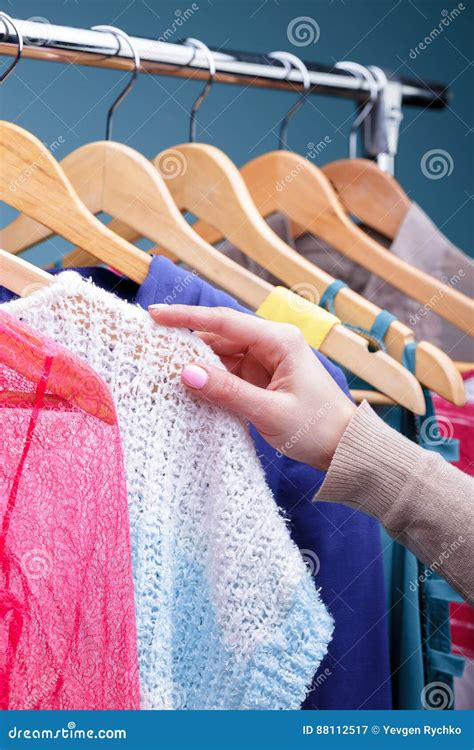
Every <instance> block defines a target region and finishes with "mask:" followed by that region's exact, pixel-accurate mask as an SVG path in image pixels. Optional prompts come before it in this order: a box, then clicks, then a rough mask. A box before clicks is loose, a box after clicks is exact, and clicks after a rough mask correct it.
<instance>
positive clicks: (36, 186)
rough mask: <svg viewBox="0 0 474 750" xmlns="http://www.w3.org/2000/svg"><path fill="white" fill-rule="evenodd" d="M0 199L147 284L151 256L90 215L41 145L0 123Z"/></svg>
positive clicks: (129, 275)
mask: <svg viewBox="0 0 474 750" xmlns="http://www.w3.org/2000/svg"><path fill="white" fill-rule="evenodd" d="M0 199H1V200H3V201H5V203H7V204H8V205H10V206H13V207H14V208H16V209H18V210H19V211H22V212H23V213H25V214H27V215H28V216H29V217H30V218H32V219H35V220H36V221H38V222H40V223H41V224H44V225H46V226H47V227H49V228H50V229H52V230H53V231H54V232H55V233H56V234H59V235H61V236H62V237H64V238H65V239H67V240H69V241H70V242H72V243H74V244H75V245H79V246H80V247H82V248H84V249H85V250H87V251H88V252H90V253H91V254H92V255H94V256H95V257H96V258H99V260H101V261H102V262H103V263H106V264H108V265H110V266H112V267H113V268H116V269H117V270H118V271H120V272H121V273H123V274H124V275H126V276H128V277H129V278H131V279H133V281H136V282H137V283H139V284H140V283H142V282H143V281H144V280H145V278H146V276H147V273H148V268H149V266H150V262H151V258H150V256H149V255H147V254H146V253H144V252H143V251H142V250H139V249H138V248H136V247H134V246H133V245H131V244H129V243H128V242H126V241H125V240H123V239H122V238H121V237H119V236H118V235H116V234H114V232H112V231H111V230H110V229H108V228H107V227H106V226H104V224H102V223H101V222H100V221H99V220H98V219H96V217H95V216H94V215H93V214H91V212H90V211H89V210H88V209H87V208H86V207H85V206H84V204H83V203H82V202H81V201H80V200H79V198H78V196H77V194H76V193H75V192H74V189H73V188H72V186H71V184H70V183H69V181H68V179H67V177H66V175H65V174H64V172H63V170H62V169H61V167H60V166H59V164H58V162H57V161H56V159H55V158H54V156H53V155H52V154H51V153H50V152H49V150H48V149H47V148H46V147H45V146H44V145H43V144H42V143H41V141H39V140H38V139H37V138H35V136H33V135H32V134H31V133H29V132H28V131H26V130H24V129H23V128H20V127H19V126H18V125H14V124H13V123H10V122H6V121H4V120H3V121H0Z"/></svg>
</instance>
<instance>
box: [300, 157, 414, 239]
mask: <svg viewBox="0 0 474 750" xmlns="http://www.w3.org/2000/svg"><path fill="white" fill-rule="evenodd" d="M322 171H323V172H324V174H325V175H326V177H327V178H328V180H329V181H330V182H331V184H332V186H333V187H334V189H335V190H336V192H337V195H338V198H339V200H340V201H341V203H342V205H343V206H344V208H345V209H346V211H347V213H349V214H352V215H353V216H356V217H357V218H358V219H360V221H362V222H363V223H364V224H365V225H366V226H368V227H370V228H371V229H375V230H376V231H377V232H379V233H380V234H381V235H383V236H384V237H387V239H389V240H394V239H395V237H396V236H397V234H398V231H399V229H400V226H401V224H402V221H403V219H404V218H405V216H406V214H407V212H408V209H409V208H410V206H411V200H410V199H409V197H408V195H407V194H406V193H405V191H404V190H403V188H402V187H401V185H400V184H399V183H398V182H397V180H395V178H394V177H392V176H391V175H389V174H388V173H387V172H382V170H381V169H380V167H378V166H377V164H376V163H375V162H373V161H370V159H339V160H338V161H333V162H331V163H330V164H325V165H324V167H322ZM305 231H306V230H305V229H304V228H303V227H298V230H297V232H296V234H295V235H294V236H298V235H299V234H303V232H305Z"/></svg>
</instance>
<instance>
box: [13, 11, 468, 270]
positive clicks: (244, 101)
mask: <svg viewBox="0 0 474 750" xmlns="http://www.w3.org/2000/svg"><path fill="white" fill-rule="evenodd" d="M1 6H2V9H3V10H5V11H6V12H7V13H9V14H10V15H12V16H13V17H17V18H23V19H26V18H31V19H34V20H43V21H44V23H48V22H49V23H55V24H64V25H71V26H82V27H90V26H92V25H94V24H99V23H103V24H113V25H115V26H119V27H121V28H123V29H124V30H125V31H127V32H128V33H130V34H132V35H138V36H140V35H141V36H147V37H150V38H158V37H160V36H163V35H165V36H166V38H167V40H168V41H178V40H180V39H183V38H184V37H186V36H193V37H197V38H199V39H202V40H203V41H204V42H206V43H208V44H209V45H210V46H214V47H220V48H225V47H228V48H230V49H239V50H244V51H249V52H253V51H255V52H265V51H270V50H275V49H280V50H288V51H291V52H293V53H295V54H297V55H299V56H300V57H302V59H303V60H308V61H311V60H313V61H320V62H324V63H327V64H332V63H333V62H335V61H337V60H342V59H350V60H355V61H358V62H361V63H365V64H377V65H380V66H381V67H385V68H388V69H391V70H393V71H397V72H398V73H399V74H402V75H403V74H405V75H410V76H412V77H414V78H417V77H420V78H425V79H433V80H439V81H442V82H445V83H446V84H449V86H450V88H451V90H452V94H453V101H452V104H451V105H450V106H449V107H447V108H446V109H444V110H443V111H440V110H424V111H423V110H421V109H414V108H413V109H406V110H405V116H404V120H403V122H402V125H401V134H400V144H399V156H398V158H397V177H398V179H399V181H400V182H401V184H402V185H403V187H404V188H405V190H406V191H407V192H408V193H409V194H410V196H411V197H412V199H413V200H415V201H417V202H418V203H419V204H421V206H422V207H423V208H424V209H425V210H426V211H427V212H428V213H429V215H430V216H431V218H432V219H433V220H434V221H435V222H436V223H437V224H438V226H439V227H441V228H442V230H443V232H444V233H445V234H447V235H448V237H449V238H450V239H451V240H452V241H454V242H455V243H456V244H458V245H459V246H460V247H461V248H462V249H464V250H465V251H466V252H468V253H470V254H472V194H473V192H474V191H473V187H472V167H473V156H472V132H473V130H472V100H473V86H472V82H473V81H472V77H473V74H472V62H471V58H472V46H473V45H472V38H473V36H472V18H473V9H472V3H471V2H470V0H464V2H463V3H460V4H458V3H457V2H456V1H455V0H430V1H429V2H427V1H426V0H296V1H295V0H197V2H195V3H191V2H190V0H173V1H172V2H169V1H168V0H160V1H159V2H158V1H157V0H108V1H104V0H3V2H1ZM453 8H459V9H461V12H460V13H459V15H458V16H457V18H455V19H454V20H453V21H452V22H451V23H450V24H449V26H447V27H444V28H443V31H442V33H441V34H439V35H438V36H437V37H436V38H435V39H434V40H433V41H432V43H431V44H429V45H428V46H427V47H426V49H425V50H421V51H419V53H418V52H417V53H414V52H412V54H411V55H410V51H411V50H414V49H415V47H416V46H417V45H419V43H420V41H422V40H423V39H424V38H425V37H426V36H428V35H429V34H430V32H431V31H432V30H433V29H434V28H437V27H438V24H439V23H440V21H441V19H442V18H443V17H446V15H447V13H446V11H448V12H450V11H452V10H453ZM190 11H191V12H190ZM301 16H309V17H310V19H313V20H314V22H316V23H317V25H318V28H319V31H320V34H319V38H318V39H317V41H315V42H312V41H311V40H310V42H309V43H308V44H306V45H304V46H295V45H294V44H292V43H291V42H290V40H289V35H288V27H289V24H290V23H291V22H292V20H293V19H295V18H298V17H301ZM184 18H186V20H184ZM178 19H179V20H178ZM3 62H4V61H2V64H3ZM125 81H126V74H125V73H122V72H119V71H113V70H112V71H111V70H98V69H94V68H84V67H82V68H79V67H76V66H74V65H59V64H57V63H46V62H37V61H30V60H23V61H22V62H21V64H20V65H19V66H18V67H17V69H16V70H15V73H14V74H13V76H11V77H10V78H9V79H8V81H7V82H6V83H5V85H4V86H3V87H2V88H1V91H0V97H1V100H0V112H1V116H2V117H3V118H5V119H8V120H11V121H13V122H16V123H18V124H19V125H22V126H23V127H25V128H28V129H29V130H31V131H32V132H33V133H35V134H36V135H37V136H38V137H39V138H40V139H41V140H43V141H44V142H45V143H48V144H51V143H53V142H54V141H58V140H60V141H61V145H60V147H59V149H57V150H56V152H55V155H56V157H57V158H59V159H61V158H63V157H64V156H65V155H66V154H67V153H68V152H69V151H72V150H73V149H75V148H77V147H78V146H80V145H81V144H83V143H86V142H87V141H91V140H96V139H101V138H103V136H104V129H105V117H106V112H107V108H108V105H109V104H110V103H111V101H112V100H113V99H114V98H115V96H116V95H117V93H118V91H120V89H121V88H122V87H123V85H124V83H125ZM201 86H202V83H199V82H196V81H183V80H181V79H173V78H164V77H158V76H147V75H143V76H141V77H140V80H139V82H138V84H137V86H136V87H135V89H134V90H133V92H132V93H131V95H130V97H129V98H128V99H127V100H126V101H125V102H124V104H123V106H122V107H121V108H120V109H119V110H118V111H117V114H116V116H115V119H114V139H116V140H119V141H122V142H126V143H128V144H129V145H131V146H133V147H134V148H136V149H138V150H139V151H141V152H142V153H144V154H145V155H147V156H150V157H151V156H154V155H155V154H156V153H157V152H158V151H159V150H160V149H162V148H164V147H168V146H172V145H173V144H176V143H179V142H182V141H185V140H187V138H188V128H189V115H188V113H189V108H190V105H191V103H192V101H193V100H194V98H195V96H196V94H197V92H198V91H199V88H200V87H201ZM294 98H295V95H294V94H293V93H292V92H275V91H267V90H264V89H245V90H244V89H242V88H238V87H235V86H224V85H216V86H215V87H214V89H213V91H212V92H211V95H210V96H209V98H208V99H207V100H206V102H205V104H204V105H203V107H202V109H201V111H200V114H199V129H198V135H199V139H201V140H205V141H208V142H210V143H213V144H215V145H216V146H219V147H220V148H222V149H223V150H224V151H226V152H227V153H228V154H229V156H230V157H231V158H232V159H233V160H234V161H235V162H236V163H237V164H239V165H240V164H242V163H244V162H245V161H246V160H247V159H248V158H250V157H253V156H256V155H257V154H259V153H262V152H264V151H266V150H269V149H272V148H274V147H275V146H276V145H277V124H278V122H279V120H280V118H281V116H282V115H283V113H284V112H285V111H286V110H287V109H288V108H289V106H291V103H292V102H293V101H294ZM352 115H353V105H352V104H351V103H350V102H348V101H344V100H339V99H336V98H331V97H325V96H313V97H311V99H310V101H309V102H308V103H307V104H306V105H305V106H304V107H303V108H302V109H301V110H300V112H299V113H298V114H297V115H296V116H295V118H294V120H293V122H292V123H291V126H290V129H289V138H288V140H289V144H290V146H291V147H292V149H293V150H295V151H299V152H301V153H305V152H306V151H307V148H308V145H307V144H308V142H311V141H313V142H316V143H317V142H319V141H321V140H322V139H324V138H325V137H326V136H328V139H330V143H329V144H328V145H327V147H326V148H325V149H324V151H323V152H322V153H321V154H320V155H319V157H318V162H319V163H324V162H326V161H331V160H333V159H337V158H340V157H343V156H346V155H347V149H348V142H347V133H348V129H349V126H350V122H351V118H352ZM60 137H61V138H60ZM328 139H326V140H328ZM431 149H441V150H443V151H446V152H447V153H448V155H449V158H450V160H452V165H453V169H452V172H451V174H446V175H445V176H444V177H442V178H441V179H430V178H428V177H426V176H425V175H424V174H423V172H422V170H421V168H420V162H421V159H422V157H423V155H424V154H425V153H426V152H427V151H429V150H431ZM12 216H14V212H12V211H11V210H10V209H8V208H4V207H3V208H2V215H1V220H0V221H1V224H4V223H6V221H7V220H9V219H10V218H11V217H12ZM65 248H66V244H65V243H62V241H58V240H54V241H53V242H50V243H48V245H47V246H43V248H41V249H39V248H38V249H35V250H32V251H30V257H31V259H35V260H37V261H38V260H42V261H46V260H50V259H52V258H54V257H59V253H60V252H63V251H64V249H65Z"/></svg>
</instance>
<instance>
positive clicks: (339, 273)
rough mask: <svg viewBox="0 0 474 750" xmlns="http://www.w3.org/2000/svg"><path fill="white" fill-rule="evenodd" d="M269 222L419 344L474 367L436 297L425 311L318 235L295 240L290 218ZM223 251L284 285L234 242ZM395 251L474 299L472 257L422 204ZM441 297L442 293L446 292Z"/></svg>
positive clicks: (473, 355)
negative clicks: (389, 315)
mask: <svg viewBox="0 0 474 750" xmlns="http://www.w3.org/2000/svg"><path fill="white" fill-rule="evenodd" d="M268 223H269V224H270V226H271V227H272V229H273V230H274V231H275V232H276V233H277V234H278V235H279V236H280V237H282V239H284V241H285V242H286V243H287V244H289V245H291V246H292V247H294V248H295V249H296V250H297V251H298V252H299V253H300V254H301V255H303V256H304V257H305V258H307V259H308V260H310V261H311V262H312V263H314V264H315V265H317V266H319V268H322V269H323V270H324V271H327V272H328V273H330V274H331V276H334V278H336V279H341V280H342V281H345V282H346V284H348V285H349V286H350V287H351V288H352V289H354V291H356V292H358V293H359V294H362V295H363V296H364V297H365V298H366V299H369V300H371V301H372V302H374V303H375V304H376V305H378V306H379V307H381V308H385V309H386V310H389V311H390V312H391V313H393V315H396V316H397V318H399V320H401V321H403V322H404V323H406V324H407V325H409V326H410V327H411V328H413V329H414V331H415V334H416V338H417V339H418V340H419V341H422V340H425V341H431V342H432V343H433V344H436V346H439V347H440V348H441V349H443V350H444V351H445V352H446V353H447V354H449V356H450V357H451V358H452V359H455V360H461V361H466V362H474V340H473V338H472V337H471V336H468V335H467V334H465V333H463V332H462V331H461V330H459V328H456V327H455V326H453V325H451V323H449V322H448V321H447V320H444V319H443V318H441V317H439V315H436V295H434V297H433V298H432V299H431V300H430V301H429V303H428V304H426V305H425V306H423V305H420V303H419V302H417V301H416V300H413V299H410V298H409V297H407V296H406V295H405V294H404V293H403V292H400V291H399V290H398V289H395V287H393V286H392V285H391V284H388V283H387V282H386V281H384V280H383V279H380V278H379V277H378V276H376V275H375V274H371V273H370V271H367V270H366V269H365V268H363V267H362V266H359V265H358V264H357V263H354V262H353V261H352V260H350V259H349V258H346V257H345V256H344V255H342V254H341V253H339V252H338V251H337V250H335V249H334V248H332V247H331V246H330V245H327V244H326V243H324V242H322V241H321V240H319V239H317V238H316V237H314V236H313V235H312V234H304V235H302V236H301V237H299V238H298V239H296V240H294V241H293V240H292V238H291V233H290V228H289V224H288V222H287V220H286V218H285V217H284V216H282V215H279V214H274V215H273V216H271V217H269V219H268ZM376 239H377V240H378V241H379V242H382V244H384V239H383V238H381V237H379V236H377V237H376ZM220 249H221V250H222V251H223V252H224V253H225V254H226V255H229V256H230V257H232V258H234V259H235V260H237V261H238V262H239V263H240V264H241V265H244V266H245V267H247V268H251V269H252V270H253V271H254V272H256V273H259V275H261V276H262V277H263V278H266V279H267V280H268V281H270V282H271V283H272V284H277V283H278V280H277V279H275V277H274V276H272V275H271V273H270V272H269V271H266V270H265V271H262V268H261V267H260V266H259V265H258V264H257V263H255V261H252V260H250V259H249V258H247V257H246V256H245V255H244V254H243V253H241V252H240V251H239V250H237V249H236V248H235V247H233V246H232V245H231V244H230V243H227V242H226V243H222V244H221V245H220ZM389 249H390V252H392V253H393V254H394V255H397V256H398V257H399V258H402V259H403V260H406V261H407V263H410V265H412V266H415V267H416V268H419V269H420V270H421V271H426V273H429V274H431V275H432V276H434V277H435V278H436V279H439V280H440V281H443V282H444V283H445V284H449V285H450V286H452V287H453V288H455V289H458V291H460V292H463V293H464V294H467V295H468V296H470V297H472V296H473V295H474V264H473V262H472V260H471V258H469V257H468V256H467V255H465V254H464V253H462V252H461V251H460V250H458V248H457V247H455V246H454V245H453V244H452V243H451V242H450V241H449V240H448V239H447V238H446V237H445V236H444V235H443V234H442V232H440V230H439V229H438V228H437V227H436V226H435V225H434V224H433V222H432V221H431V219H429V218H428V216H427V215H426V214H425V213H424V211H422V209H421V208H420V207H419V206H418V205H417V204H416V203H412V204H411V206H410V208H409V210H408V213H407V214H406V216H405V218H404V220H403V222H402V225H401V226H400V229H399V231H398V234H397V236H396V238H395V240H394V241H393V243H392V245H391V246H390V248H389ZM439 293H440V294H442V292H441V291H440V292H439ZM473 326H474V321H473Z"/></svg>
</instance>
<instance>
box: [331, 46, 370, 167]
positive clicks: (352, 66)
mask: <svg viewBox="0 0 474 750" xmlns="http://www.w3.org/2000/svg"><path fill="white" fill-rule="evenodd" d="M334 67H335V68H338V69H339V70H346V71H347V72H348V73H352V74H353V75H355V76H358V77H359V78H363V79H364V80H365V81H366V82H367V84H368V86H369V99H368V101H367V102H366V103H365V104H364V106H363V107H362V109H361V110H360V112H359V114H358V115H357V117H356V118H355V120H354V122H353V123H352V125H351V129H350V131H349V157H350V158H351V159H355V158H356V156H357V133H358V130H359V128H360V126H361V125H362V123H363V122H364V120H365V119H366V118H367V117H368V116H369V114H370V112H371V111H372V109H373V107H374V105H375V102H376V100H377V96H378V94H379V91H380V83H379V81H378V80H377V78H376V77H375V75H374V74H373V73H372V70H371V69H370V68H366V67H365V65H360V64H359V63H356V62H350V60H343V61H341V62H338V63H336V65H335V66H334Z"/></svg>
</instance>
